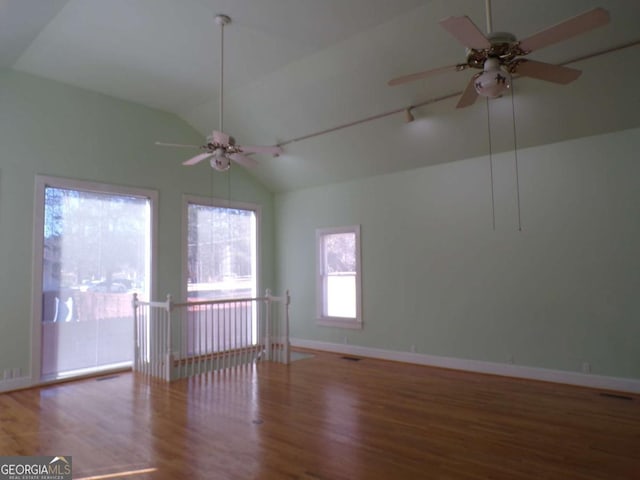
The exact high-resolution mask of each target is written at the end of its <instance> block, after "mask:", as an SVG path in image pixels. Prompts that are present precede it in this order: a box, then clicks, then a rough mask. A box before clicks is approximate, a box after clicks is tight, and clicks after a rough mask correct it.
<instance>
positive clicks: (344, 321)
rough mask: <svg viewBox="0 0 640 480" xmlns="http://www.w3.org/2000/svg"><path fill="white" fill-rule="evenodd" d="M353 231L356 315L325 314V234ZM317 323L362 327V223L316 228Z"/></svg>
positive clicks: (329, 325)
mask: <svg viewBox="0 0 640 480" xmlns="http://www.w3.org/2000/svg"><path fill="white" fill-rule="evenodd" d="M341 233H353V234H354V235H355V259H356V272H355V273H356V278H355V281H356V299H355V302H356V305H355V307H356V316H355V317H336V316H329V315H325V314H324V305H325V304H326V295H327V292H326V291H325V285H326V283H325V281H324V278H325V276H326V275H325V274H324V271H325V264H324V258H325V255H324V242H323V239H324V237H325V236H328V235H334V234H341ZM316 324H317V325H320V326H325V327H340V328H348V329H357V330H359V329H362V258H361V240H360V225H348V226H342V227H328V228H318V229H316Z"/></svg>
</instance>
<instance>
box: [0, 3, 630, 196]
mask: <svg viewBox="0 0 640 480" xmlns="http://www.w3.org/2000/svg"><path fill="white" fill-rule="evenodd" d="M595 6H602V7H604V8H606V9H607V10H608V11H609V12H610V14H611V23H610V24H609V25H607V26H605V27H602V28H600V29H597V30H594V31H592V32H589V33H587V34H585V35H582V36H579V37H576V38H574V39H571V40H569V41H566V42H563V43H561V44H558V45H553V46H551V47H548V48H545V49H544V50H540V51H539V52H535V54H532V57H533V58H535V59H537V60H541V61H546V62H551V63H562V62H567V61H572V60H576V59H580V58H581V57H583V56H586V55H589V54H592V53H594V52H602V51H604V50H607V49H611V48H613V47H617V46H619V45H624V44H628V43H633V42H637V41H639V40H640V29H639V28H638V25H639V24H640V2H636V1H633V0H601V1H598V0H563V1H562V2H558V1H557V0H536V1H531V0H493V2H492V7H493V8H492V11H493V27H494V30H499V31H500V30H501V31H509V32H511V33H514V34H515V35H516V36H518V37H520V38H523V37H526V36H528V35H530V34H532V33H535V32H536V31H539V30H541V29H543V28H545V27H547V26H550V25H552V24H555V23H558V22H560V21H562V20H564V19H566V18H569V17H571V16H574V15H576V14H578V13H581V12H583V11H585V10H588V9H590V8H593V7H595ZM218 13H224V14H227V15H229V16H231V18H232V23H231V24H230V25H229V26H228V27H227V28H226V30H225V98H226V101H225V130H226V131H228V132H229V133H231V134H233V135H234V136H235V137H236V138H237V139H238V140H239V142H240V143H245V144H275V143H281V142H285V143H287V142H289V141H290V140H295V139H298V138H301V137H307V136H308V135H311V134H314V133H317V132H322V131H325V130H331V129H333V128H334V127H337V126H341V125H345V124H351V123H354V122H358V121H360V120H361V119H364V118H368V117H372V116H374V117H375V116H378V115H380V114H384V113H386V112H390V111H394V110H398V109H402V108H404V107H406V106H409V105H416V104H423V103H426V104H428V105H426V106H424V107H421V108H419V109H416V111H415V114H416V116H417V117H419V119H426V120H425V121H418V122H415V123H416V125H413V124H412V125H403V124H402V122H403V119H402V115H401V114H396V115H391V116H389V117H384V118H380V119H378V120H375V121H372V122H370V123H362V124H357V125H354V126H352V127H349V128H347V129H345V130H340V131H336V132H333V133H327V134H325V135H323V136H319V137H312V138H308V139H304V140H301V141H296V142H293V143H287V145H286V146H285V149H286V152H285V154H284V155H282V156H281V157H279V158H277V159H273V158H270V157H267V158H260V157H258V159H259V161H260V163H261V166H260V167H258V168H257V169H256V170H255V172H254V174H255V175H256V176H257V177H258V178H259V179H260V180H261V181H263V182H264V183H265V184H266V185H268V186H269V187H270V188H272V189H273V190H276V191H278V190H289V189H295V188H302V187H307V186H311V185H316V184H320V183H327V182H335V181H343V180H348V179H351V178H357V177H361V176H367V175H375V174H380V173H388V172H391V171H394V170H399V169H407V168H414V167H418V166H421V165H426V164H430V163H438V162H443V161H451V160H456V159H460V158H466V157H469V156H474V155H480V154H484V153H486V143H487V141H486V131H487V124H486V119H487V106H486V105H485V104H484V103H483V102H477V104H476V105H474V106H472V107H469V108H467V109H464V110H458V111H456V109H455V99H450V100H445V101H440V102H435V103H430V102H431V100H433V99H437V98H439V97H442V96H448V95H450V94H454V93H456V92H459V91H461V90H462V89H463V87H464V85H465V84H466V82H467V80H468V78H469V76H470V75H471V73H470V72H468V71H467V72H463V73H458V72H452V73H448V74H444V75H441V76H438V77H435V78H430V79H428V80H422V81H418V82H415V83H412V84H407V85H402V86H398V87H388V86H387V85H386V82H387V81H388V80H389V79H390V78H393V77H396V76H398V75H401V74H405V73H411V72H415V71H421V70H426V69H429V68H435V67H438V66H444V65H451V64H455V63H458V62H461V61H463V59H464V49H463V48H462V47H461V46H460V44H458V43H457V42H456V41H455V40H454V39H452V38H451V37H450V36H449V34H448V33H447V32H446V31H444V30H443V29H442V28H441V27H440V26H439V25H438V21H439V20H440V19H441V18H444V17H447V16H451V15H463V14H466V15H468V16H469V17H470V18H471V19H472V20H473V21H474V22H475V23H476V25H478V26H479V27H480V28H481V29H483V30H484V29H485V2H484V1H482V0H393V1H389V0H108V1H105V0H46V1H43V0H0V67H5V68H15V69H17V70H21V71H24V72H28V73H31V74H34V75H38V76H42V77H46V78H50V79H54V80H57V81H60V82H64V83H68V84H71V85H74V86H78V87H81V88H85V89H89V90H93V91H96V92H100V93H103V94H106V95H110V96H113V97H117V98H120V99H124V100H127V101H131V102H135V103H139V104H143V105H146V106H149V107H152V108H157V109H161V110H164V111H168V112H172V113H175V114H176V115H178V116H180V117H182V118H183V119H184V120H186V121H187V122H189V123H190V124H191V125H193V126H194V127H195V128H196V129H197V130H198V131H199V132H201V133H202V134H203V135H206V134H207V133H208V132H210V131H211V130H212V129H214V128H216V127H217V124H218V115H217V112H218V102H217V97H218V88H219V82H218V80H219V46H220V29H219V27H218V26H217V25H216V24H215V22H214V16H215V15H216V14H218ZM639 54H640V50H639V47H638V45H637V44H636V45H635V46H631V47H628V48H625V49H622V50H618V51H616V52H612V53H608V54H604V55H600V56H596V57H594V58H590V59H585V60H580V61H578V62H576V63H572V64H571V66H574V67H576V68H580V69H582V70H583V71H584V74H583V75H582V77H580V79H578V81H576V82H575V83H574V84H571V85H568V86H555V85H551V86H550V85H547V84H545V83H544V82H539V81H533V80H528V79H523V80H518V81H517V82H516V85H515V86H516V88H515V91H516V96H515V101H514V104H512V103H511V100H510V99H506V98H503V99H499V100H496V101H494V102H495V103H494V104H493V105H491V106H490V108H491V109H492V110H493V112H492V114H493V115H494V120H495V125H494V127H495V128H500V121H501V120H500V118H501V117H500V116H501V114H502V115H503V116H504V118H505V119H512V116H511V107H512V106H515V107H516V113H517V119H518V135H519V137H520V142H521V145H523V146H526V145H533V144H536V143H542V142H545V143H548V142H552V141H557V140H561V139H564V138H570V137H572V136H580V135H588V134H594V133H599V132H601V131H606V130H611V129H620V128H628V127H630V126H636V125H637V124H640V118H639V115H640V114H639V113H638V110H639V109H638V108H637V107H638V106H640V100H639V99H640V97H639V96H638V90H640V89H637V88H636V87H635V84H637V82H636V81H634V80H633V78H635V77H634V75H635V76H636V77H637V75H638V74H639V73H640V72H639V68H638V62H637V58H640V55H639ZM634 59H635V60H634ZM501 111H502V112H501ZM634 112H635V113H634ZM607 115H608V116H609V118H608V119H605V118H603V116H604V117H606V116H607ZM612 117H613V118H612ZM587 119H589V120H587ZM504 122H505V124H506V123H508V124H509V128H511V123H510V121H509V122H508V121H507V120H504ZM556 123H557V125H554V124H556ZM560 124H561V125H560ZM559 132H561V133H559ZM504 137H505V139H504V140H503V141H501V140H500V139H498V140H497V141H496V144H495V146H494V148H496V150H500V149H508V148H511V147H510V146H509V145H511V143H509V142H512V137H513V136H512V135H511V134H509V135H505V136H504ZM507 137H508V139H507ZM358 138H361V139H363V140H362V142H358V141H357V140H355V141H354V139H358ZM159 140H165V141H171V140H174V139H165V138H163V139H159ZM175 140H179V139H175ZM501 143H502V144H503V145H501ZM400 145H401V146H402V147H401V148H400V147H399V146H400ZM150 148H157V147H154V146H152V145H150ZM182 154H183V152H180V151H178V152H175V157H176V168H179V165H180V161H181V160H182V157H183V156H184V155H182Z"/></svg>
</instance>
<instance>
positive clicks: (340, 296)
mask: <svg viewBox="0 0 640 480" xmlns="http://www.w3.org/2000/svg"><path fill="white" fill-rule="evenodd" d="M326 314H327V316H329V317H342V318H355V317H356V276H355V275H349V274H347V275H328V276H327V311H326Z"/></svg>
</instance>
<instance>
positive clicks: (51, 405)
mask: <svg viewBox="0 0 640 480" xmlns="http://www.w3.org/2000/svg"><path fill="white" fill-rule="evenodd" d="M630 398H631V399H628V398H627V399H625V398H619V397H614V396H603V395H601V392H598V391H595V390H589V389H583V388H577V387H570V386H562V385H554V384H547V383H540V382H530V381H525V380H517V379H507V378H502V377H494V376H488V375H477V374H471V373H464V372H455V371H450V370H443V369H435V368H428V367H421V366H415V365H405V364H400V363H393V362H385V361H379V360H373V359H362V360H361V361H352V360H346V359H343V358H341V356H339V355H334V354H328V353H316V354H315V356H314V357H313V358H308V359H303V360H299V361H296V362H294V363H292V364H291V365H290V366H289V367H287V366H283V365H279V364H271V363H262V364H260V365H259V366H258V367H256V368H253V367H252V368H245V369H242V370H239V371H227V372H218V373H216V374H212V375H206V376H201V377H198V378H194V379H189V380H181V381H178V382H175V383H172V384H171V385H168V384H164V383H161V382H156V381H147V380H144V379H142V378H140V377H136V376H135V375H134V374H131V373H125V374H120V375H117V376H114V377H112V378H110V377H106V378H103V379H99V380H95V379H92V380H83V381H78V382H74V383H68V384H62V385H57V386H50V387H46V388H41V389H32V390H25V391H20V392H14V393H8V394H3V395H0V455H36V454H40V455H71V456H72V458H73V471H74V478H85V479H86V478H93V479H106V478H131V479H133V480H137V479H144V478H153V479H304V480H311V479H316V480H317V479H349V480H352V479H374V480H375V479H384V480H387V479H391V480H395V479H509V480H514V479H536V480H538V479H563V480H564V479H585V480H587V479H588V480H593V479H603V480H604V479H606V480H612V479H640V398H639V397H637V396H632V397H630ZM127 472H128V473H127Z"/></svg>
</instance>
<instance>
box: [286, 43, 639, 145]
mask: <svg viewBox="0 0 640 480" xmlns="http://www.w3.org/2000/svg"><path fill="white" fill-rule="evenodd" d="M637 45H640V39H638V40H633V41H631V42H628V43H624V44H622V45H617V46H614V47H611V48H607V49H604V50H600V51H598V52H595V53H590V54H588V55H583V56H581V57H577V58H572V59H571V60H567V61H565V62H563V63H559V64H558V65H561V66H565V65H569V64H571V63H576V62H581V61H583V60H589V59H591V58H595V57H599V56H601V55H606V54H609V53H614V52H618V51H620V50H625V49H627V48H631V47H635V46H637ZM513 78H519V75H514V76H513ZM461 94H462V91H459V92H455V93H451V94H448V95H443V96H441V97H434V98H430V99H428V100H424V101H422V102H418V103H415V104H412V105H408V106H404V107H400V108H395V109H393V110H388V111H386V112H382V113H378V114H376V115H371V116H368V117H365V118H361V119H360V120H354V121H352V122H348V123H343V124H340V125H337V126H335V127H331V128H327V129H324V130H320V131H318V132H313V133H309V134H307V135H302V136H300V137H295V138H291V139H289V140H285V141H283V142H278V143H277V146H278V147H284V146H285V145H290V144H292V143H296V142H301V141H303V140H308V139H310V138H315V137H319V136H322V135H327V134H329V133H333V132H337V131H340V130H344V129H345V128H350V127H354V126H356V125H360V124H363V123H368V122H372V121H374V120H379V119H381V118H385V117H389V116H391V115H396V114H398V113H401V112H405V111H407V110H413V109H415V108H420V107H425V106H427V105H431V104H434V103H439V102H443V101H445V100H449V99H451V98H454V97H458V96H460V95H461Z"/></svg>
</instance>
